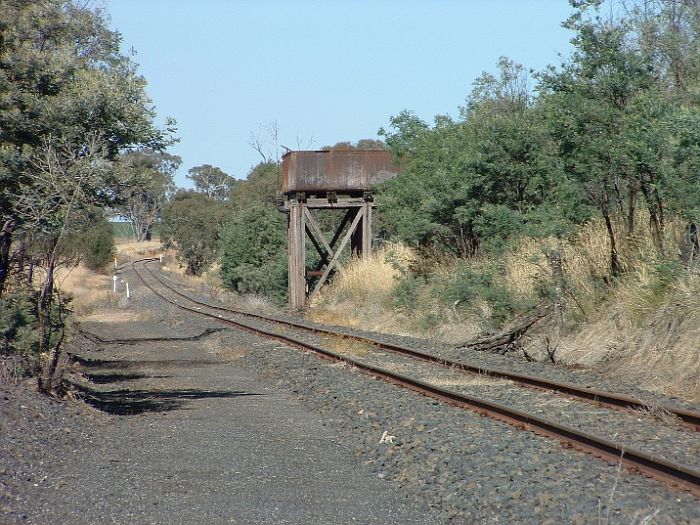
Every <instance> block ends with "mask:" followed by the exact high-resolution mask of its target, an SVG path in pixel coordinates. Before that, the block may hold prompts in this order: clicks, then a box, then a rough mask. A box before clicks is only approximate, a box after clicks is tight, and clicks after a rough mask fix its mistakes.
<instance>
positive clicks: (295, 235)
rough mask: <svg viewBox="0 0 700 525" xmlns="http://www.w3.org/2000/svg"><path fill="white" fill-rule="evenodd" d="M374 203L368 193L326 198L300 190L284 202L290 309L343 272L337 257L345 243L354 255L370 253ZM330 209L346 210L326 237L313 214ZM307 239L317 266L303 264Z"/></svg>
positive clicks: (306, 299)
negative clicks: (357, 195) (307, 194)
mask: <svg viewBox="0 0 700 525" xmlns="http://www.w3.org/2000/svg"><path fill="white" fill-rule="evenodd" d="M373 206H374V202H373V200H372V195H371V193H369V192H365V193H364V196H363V197H362V198H359V197H342V196H341V197H337V196H336V195H332V196H328V197H327V198H326V199H322V198H318V197H315V198H306V196H305V195H304V194H303V193H299V194H295V195H293V196H291V195H290V196H289V198H288V199H287V200H286V201H285V203H284V206H283V207H282V208H280V210H281V211H284V212H287V213H288V214H289V222H288V229H287V231H288V240H289V244H288V246H289V304H290V306H291V307H292V308H303V307H304V306H305V305H306V304H307V303H308V302H310V301H311V300H312V299H313V298H314V297H316V295H317V294H318V292H319V290H320V289H321V287H322V286H323V285H324V284H325V283H326V282H327V280H328V278H329V277H330V276H331V275H332V274H333V273H334V272H342V268H341V266H340V257H341V255H342V254H343V252H344V251H345V248H346V247H347V246H348V245H350V251H351V255H352V256H353V257H364V256H366V255H369V254H370V253H371V251H372V208H373ZM331 209H333V210H345V213H344V215H343V217H342V219H341V220H340V223H339V224H338V225H337V226H336V228H335V232H334V234H333V236H332V237H331V239H330V240H329V239H327V238H326V235H324V233H323V231H322V228H321V226H320V225H319V222H318V221H317V220H316V217H315V216H314V213H318V212H321V211H323V210H331ZM307 239H309V241H310V242H311V244H312V245H313V247H314V248H315V250H316V252H317V253H318V255H319V258H320V259H319V264H318V266H317V268H316V269H307V267H306V246H307V243H306V240H307ZM316 278H318V279H316ZM310 288H311V290H310ZM309 291H310V293H309Z"/></svg>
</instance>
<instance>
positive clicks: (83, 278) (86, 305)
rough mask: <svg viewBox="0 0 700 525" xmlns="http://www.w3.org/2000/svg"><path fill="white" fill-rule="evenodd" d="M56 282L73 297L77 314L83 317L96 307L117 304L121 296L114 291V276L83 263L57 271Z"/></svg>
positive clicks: (73, 305) (74, 309)
mask: <svg viewBox="0 0 700 525" xmlns="http://www.w3.org/2000/svg"><path fill="white" fill-rule="evenodd" d="M56 284H57V286H58V288H59V289H60V290H61V291H62V292H63V293H67V294H69V295H70V296H71V297H72V298H73V301H72V307H73V311H74V312H75V314H76V315H78V316H80V317H83V316H86V315H89V314H91V313H92V312H93V311H94V310H95V309H96V308H98V307H101V306H104V305H105V304H107V305H116V304H117V302H118V300H119V297H118V296H117V295H115V294H114V293H112V286H113V283H112V276H111V275H102V274H98V273H95V272H93V271H92V270H89V269H88V268H86V267H85V266H83V265H82V264H81V265H79V266H76V267H73V268H60V269H59V270H58V271H57V272H56Z"/></svg>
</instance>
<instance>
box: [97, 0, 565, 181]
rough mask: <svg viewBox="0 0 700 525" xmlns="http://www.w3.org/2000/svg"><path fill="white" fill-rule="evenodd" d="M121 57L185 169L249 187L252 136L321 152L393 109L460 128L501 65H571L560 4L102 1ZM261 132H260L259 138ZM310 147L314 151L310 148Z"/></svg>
mask: <svg viewBox="0 0 700 525" xmlns="http://www.w3.org/2000/svg"><path fill="white" fill-rule="evenodd" d="M105 7H106V9H107V12H108V13H109V14H110V15H111V18H112V22H111V26H112V28H113V29H116V30H117V31H119V32H121V33H122V35H123V50H124V51H126V50H128V49H129V48H133V49H135V50H136V52H137V55H136V56H135V57H134V58H135V60H136V62H137V63H138V64H139V72H140V73H141V74H142V75H144V76H145V77H146V80H147V81H148V94H149V96H150V97H151V98H152V100H153V103H154V104H155V106H156V111H157V112H158V115H159V121H160V122H161V123H162V121H163V119H164V117H166V116H172V117H174V118H175V119H176V120H177V122H178V130H179V131H178V136H179V137H180V143H179V144H177V145H175V146H173V147H172V148H171V150H170V151H171V152H172V153H175V154H177V155H180V156H181V157H182V160H183V164H182V167H181V168H180V172H179V173H178V175H177V178H176V182H177V184H178V185H180V186H189V181H187V180H186V179H185V174H186V173H187V170H188V169H189V168H191V167H193V166H197V165H201V164H213V165H215V166H218V167H220V168H221V169H223V170H224V171H226V172H227V173H229V174H230V175H233V176H234V177H237V178H245V176H246V175H247V173H248V171H249V169H250V168H251V167H252V166H253V165H255V164H256V163H258V162H259V161H260V156H259V155H258V154H257V153H256V152H255V151H254V150H253V149H252V148H251V147H250V146H249V142H250V133H251V132H254V133H258V134H259V135H260V136H262V137H263V138H264V137H265V136H266V133H265V131H264V126H265V125H267V124H269V123H270V122H273V121H274V122H276V123H277V125H278V128H279V132H280V133H279V137H280V140H279V141H280V143H281V144H283V145H285V146H288V147H290V148H292V149H298V146H301V148H302V149H306V148H308V147H309V145H310V147H311V149H315V148H320V147H322V146H325V145H330V144H335V143H336V142H339V141H343V140H351V141H357V140H359V139H361V138H376V133H377V130H378V129H379V128H380V127H382V126H384V127H386V126H387V125H388V123H389V118H390V117H391V116H392V115H396V114H398V113H399V112H400V111H401V110H403V109H409V110H412V111H414V112H415V113H416V114H417V115H418V116H419V117H421V118H423V119H425V120H428V121H431V120H432V118H433V116H435V115H436V114H450V115H453V116H455V115H457V114H458V107H459V106H460V105H463V103H464V100H465V98H466V97H467V95H468V94H469V92H470V90H471V85H472V82H473V81H474V79H476V78H477V77H478V76H479V75H480V74H481V73H482V72H483V71H491V72H493V71H495V66H496V63H497V60H498V58H499V57H500V56H507V57H509V58H511V59H513V60H515V61H517V62H520V63H522V64H524V65H525V66H527V67H529V68H534V69H542V68H543V67H545V66H546V65H547V64H559V62H560V58H559V56H558V55H559V54H564V55H567V54H568V53H569V52H570V44H569V39H570V38H571V34H570V32H569V31H567V30H565V29H563V28H562V27H561V22H562V21H563V20H564V19H565V18H567V16H568V15H569V13H570V11H571V9H570V7H569V3H568V2H567V1H566V0H480V1H477V0H462V1H458V0H453V1H446V0H445V1H439V0H436V1H422V2H421V1H417V0H414V1H411V0H404V1H399V0H395V1H389V0H378V1H370V0H355V1H350V0H347V1H340V0H326V1H290V0H288V1H283V0H278V1H273V0H246V1H243V0H107V1H106V3H105ZM261 126H262V128H261ZM310 142H311V144H309V143H310Z"/></svg>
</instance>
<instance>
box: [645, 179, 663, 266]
mask: <svg viewBox="0 0 700 525" xmlns="http://www.w3.org/2000/svg"><path fill="white" fill-rule="evenodd" d="M641 188H642V194H643V195H644V200H646V202H647V209H648V210H649V223H650V226H651V235H652V237H653V239H654V245H655V246H656V249H657V250H659V252H661V251H663V249H664V229H665V225H664V209H663V201H662V200H661V196H660V195H659V192H658V191H656V190H652V189H651V188H650V187H649V185H648V183H647V182H642V185H641ZM652 193H653V195H652Z"/></svg>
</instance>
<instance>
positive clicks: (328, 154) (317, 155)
mask: <svg viewBox="0 0 700 525" xmlns="http://www.w3.org/2000/svg"><path fill="white" fill-rule="evenodd" d="M399 173H400V169H399V167H398V166H396V165H395V164H394V163H393V162H392V160H391V154H390V153H389V152H388V151H382V150H329V151H325V150H324V151H290V152H287V153H286V154H285V155H284V156H283V157H282V192H283V193H294V192H305V193H307V194H309V195H312V194H323V193H325V192H329V191H335V192H338V193H344V194H350V195H352V194H361V193H362V192H363V191H369V190H370V189H371V188H372V187H373V186H375V185H377V184H379V183H381V182H384V181H386V180H388V179H390V178H393V177H395V176H396V175H398V174H399Z"/></svg>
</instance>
